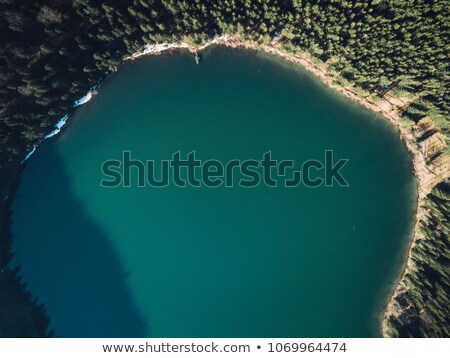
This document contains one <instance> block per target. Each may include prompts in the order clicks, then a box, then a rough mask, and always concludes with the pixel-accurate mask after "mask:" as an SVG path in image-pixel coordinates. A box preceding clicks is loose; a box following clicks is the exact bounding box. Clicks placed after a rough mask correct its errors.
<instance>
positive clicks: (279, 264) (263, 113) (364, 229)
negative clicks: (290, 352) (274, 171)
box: [13, 47, 416, 337]
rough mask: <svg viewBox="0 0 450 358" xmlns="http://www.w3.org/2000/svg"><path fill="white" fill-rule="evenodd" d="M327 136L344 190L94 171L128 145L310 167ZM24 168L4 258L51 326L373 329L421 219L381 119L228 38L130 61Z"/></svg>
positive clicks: (267, 331) (303, 332) (153, 152)
mask: <svg viewBox="0 0 450 358" xmlns="http://www.w3.org/2000/svg"><path fill="white" fill-rule="evenodd" d="M327 150H331V151H333V156H334V158H335V160H337V159H339V158H342V159H348V162H347V163H346V165H345V166H344V167H343V168H342V171H341V173H342V175H343V176H344V177H345V179H346V181H347V182H348V184H349V185H348V186H342V185H337V184H336V182H334V185H332V186H329V185H328V186H325V185H320V186H317V187H314V188H312V187H308V186H305V185H298V186H295V187H286V186H284V185H277V186H276V187H271V186H268V185H264V184H262V183H260V184H259V185H257V186H256V187H253V188H245V187H242V186H239V185H234V186H231V187H226V186H224V185H222V186H218V187H215V188H213V187H208V186H201V187H193V186H189V185H188V186H186V187H180V186H177V185H168V186H165V187H162V188H156V187H151V186H149V185H145V186H144V187H139V186H137V185H131V186H130V187H123V186H116V187H112V188H108V187H104V186H101V185H100V182H101V181H102V179H104V173H102V170H101V169H102V164H103V163H104V162H105V161H107V160H110V159H114V160H120V159H121V158H122V156H123V152H124V151H129V152H130V153H131V155H132V157H133V159H140V160H142V161H146V160H155V161H160V160H163V159H169V158H171V156H172V155H173V153H175V152H177V151H179V152H180V153H181V155H182V156H183V157H185V156H186V155H187V154H188V153H189V152H192V151H195V154H196V156H197V157H198V158H199V159H201V160H208V159H216V160H218V161H220V162H223V163H225V162H227V161H230V160H232V159H238V160H241V161H244V160H248V159H260V158H261V157H262V156H263V154H264V153H266V152H268V151H270V152H271V155H272V157H273V158H274V159H276V160H280V161H281V160H293V161H295V162H296V163H303V162H305V161H307V160H308V159H317V160H323V158H324V153H325V151H327ZM26 166H27V167H26V169H25V171H24V173H23V176H22V181H21V185H20V187H19V189H18V192H17V195H16V199H15V202H14V205H13V209H14V215H13V233H14V237H15V238H14V245H13V250H14V252H15V258H14V265H21V266H22V274H23V277H24V280H25V282H27V284H28V287H29V288H30V290H31V291H32V292H33V294H35V295H37V296H38V297H39V300H40V302H43V303H44V304H45V305H46V307H47V309H48V313H49V315H50V316H51V318H52V328H54V329H55V331H56V335H57V336H58V337H147V336H150V337H372V336H379V335H380V333H379V327H378V319H379V317H380V314H381V313H382V310H383V308H384V304H385V301H386V299H387V297H388V295H389V292H390V290H391V289H392V285H393V284H395V280H396V279H397V277H398V275H399V272H400V270H401V268H402V264H403V261H404V258H405V255H406V251H407V247H408V243H409V240H410V236H411V232H412V228H413V213H414V210H415V195H416V181H415V178H414V176H413V174H412V169H411V168H412V166H411V159H410V157H409V154H408V153H407V151H406V149H405V148H404V146H403V145H402V144H401V141H400V139H399V135H398V132H397V131H396V129H394V128H392V126H391V125H390V124H388V123H387V121H386V120H384V119H383V118H381V117H379V116H378V115H376V114H373V113H371V112H369V111H367V110H365V109H362V108H360V107H359V106H358V105H356V104H355V103H352V102H350V101H349V100H347V99H346V98H344V97H343V96H342V95H340V94H338V93H336V92H334V91H332V90H330V89H327V88H325V86H324V85H322V84H321V83H320V82H319V81H318V80H316V79H315V78H313V77H312V76H311V75H310V74H308V73H306V72H305V71H304V70H302V69H299V68H297V67H296V66H294V65H291V64H288V63H285V62H282V61H279V60H277V59H275V58H273V57H269V56H267V55H263V54H259V53H254V52H249V51H245V50H236V49H227V48H223V47H215V48H212V49H210V50H208V51H207V52H206V53H205V54H204V56H203V58H202V61H201V62H200V64H199V65H196V64H195V61H194V58H193V55H192V54H187V53H178V54H174V55H163V56H157V57H145V58H140V59H139V60H136V61H134V62H128V63H126V64H125V65H124V66H123V67H122V68H121V69H120V71H119V72H118V73H116V74H114V75H112V76H110V77H109V78H108V79H107V80H106V81H105V82H104V83H102V85H101V86H100V87H99V89H98V94H97V95H95V96H94V98H93V99H92V100H91V101H90V102H89V103H88V104H86V105H84V106H83V107H80V109H79V110H78V111H77V112H76V115H74V116H72V117H71V118H70V119H69V125H68V127H67V128H64V131H63V132H62V133H61V134H60V135H59V136H58V137H55V138H52V139H51V140H49V141H48V142H46V143H45V144H44V145H42V146H41V147H40V148H39V149H38V150H37V151H36V153H35V154H34V155H33V156H32V157H31V158H30V159H29V161H27V164H26ZM134 169H135V168H134ZM233 175H234V174H233ZM132 177H133V178H134V179H136V173H135V172H134V174H132ZM133 178H132V179H133ZM132 181H133V182H134V181H135V180H132Z"/></svg>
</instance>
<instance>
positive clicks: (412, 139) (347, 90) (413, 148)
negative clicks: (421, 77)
mask: <svg viewBox="0 0 450 358" xmlns="http://www.w3.org/2000/svg"><path fill="white" fill-rule="evenodd" d="M214 45H221V46H226V47H230V48H244V49H248V50H254V51H255V50H256V51H262V52H263V53H266V54H269V55H273V56H275V57H277V58H278V59H282V60H284V61H288V62H289V63H293V64H296V65H300V66H301V67H302V69H304V70H306V71H308V72H310V73H312V74H313V75H314V76H315V77H318V78H319V79H320V80H321V82H322V83H324V84H325V85H326V86H327V87H329V88H331V89H334V90H335V91H337V92H339V93H341V94H343V95H344V96H345V97H347V98H348V99H351V100H352V101H354V102H356V103H358V104H359V105H361V106H363V107H364V108H366V109H369V110H371V111H373V112H375V113H378V114H380V115H381V116H383V117H384V118H385V119H387V120H389V122H390V123H391V124H392V125H394V126H395V127H396V128H398V131H399V136H400V139H401V141H402V143H404V145H405V146H406V148H407V150H408V152H409V153H410V154H411V159H412V163H413V174H414V176H415V178H416V180H417V193H416V209H415V212H414V213H413V214H414V225H413V230H412V235H413V237H412V238H410V239H409V240H410V241H409V247H408V249H407V251H406V253H405V259H404V261H403V262H402V266H401V269H400V270H399V272H398V279H396V280H395V281H396V283H395V284H394V285H393V288H392V290H391V291H390V294H389V295H388V296H387V297H386V299H385V301H384V303H383V309H382V312H381V315H380V317H379V319H378V320H377V321H378V324H377V326H378V331H379V333H380V334H381V335H382V336H383V337H389V334H388V333H389V332H388V330H387V328H388V327H387V326H386V323H387V318H388V317H389V315H391V314H392V313H393V306H394V304H395V300H394V298H395V297H396V296H397V295H398V294H399V293H401V292H403V291H404V289H405V286H404V285H403V284H402V281H403V279H404V277H405V275H407V274H408V272H409V270H410V268H411V264H412V260H411V249H412V248H413V247H414V244H415V242H416V239H417V238H418V232H419V219H420V217H421V215H422V213H423V203H424V199H425V197H426V195H427V194H428V193H429V191H431V188H432V187H430V185H429V181H430V180H429V179H430V178H431V177H433V176H434V175H435V174H434V173H433V172H431V171H430V169H429V167H428V166H427V157H426V155H425V154H424V153H423V152H422V150H421V149H420V146H419V145H418V143H417V141H416V140H417V137H416V136H415V135H414V132H413V130H412V129H411V128H408V127H406V126H404V125H402V123H401V121H400V113H401V107H402V106H400V105H398V104H396V103H392V102H390V101H387V100H385V99H382V100H380V102H379V103H377V104H375V103H372V102H370V101H369V100H368V99H367V98H364V97H361V96H360V95H358V94H357V93H356V91H354V90H353V89H352V88H351V87H346V86H344V85H341V84H338V83H336V78H335V77H334V76H332V75H330V74H327V71H326V70H327V66H326V64H324V65H323V66H318V65H316V64H315V63H314V62H313V61H312V59H311V58H309V57H308V55H307V54H306V55H296V54H292V53H290V52H287V51H286V50H283V49H282V48H281V46H280V43H277V42H275V41H273V42H272V44H270V45H265V44H258V43H257V42H255V41H252V40H248V39H243V38H241V37H240V36H236V35H233V36H229V35H224V36H220V37H217V38H215V39H213V40H211V41H209V42H207V43H206V44H204V45H199V46H194V45H190V44H188V43H186V42H180V43H171V44H155V45H146V46H145V47H144V50H143V51H141V52H136V53H134V54H132V55H131V56H125V57H124V58H123V62H126V61H131V60H134V59H136V58H139V57H141V56H146V55H160V54H163V53H164V54H166V53H169V52H170V50H187V51H189V52H190V53H193V54H196V53H197V52H200V51H203V50H206V49H208V48H209V47H211V46H214ZM398 102H402V101H398ZM404 104H405V103H403V105H404ZM383 105H384V106H383ZM58 132H59V131H58ZM52 133H53V132H52ZM55 134H57V133H55ZM40 144H42V142H40V143H39V145H40ZM22 164H23V162H22V163H20V161H17V162H15V163H12V167H14V168H15V170H14V172H18V173H17V175H11V178H9V179H10V180H7V183H5V185H4V189H6V190H5V191H4V194H8V195H9V197H8V198H7V200H5V201H3V200H2V203H1V204H0V224H3V222H2V221H4V220H6V219H7V215H8V214H9V213H10V212H11V207H12V202H13V199H14V194H15V191H16V190H15V189H17V186H18V183H19V182H20V173H21V172H22V171H23V169H24V168H25V167H24V166H23V165H22ZM13 177H14V178H13ZM14 183H16V185H14ZM2 199H3V196H2ZM1 226H2V227H3V225H1ZM0 263H1V262H0Z"/></svg>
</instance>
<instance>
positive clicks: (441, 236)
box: [0, 0, 450, 336]
mask: <svg viewBox="0 0 450 358" xmlns="http://www.w3.org/2000/svg"><path fill="white" fill-rule="evenodd" d="M0 17H1V21H0V38H1V47H0V61H1V62H0V63H1V65H0V98H1V100H0V188H1V190H0V194H2V204H1V205H2V206H3V212H2V215H3V216H4V219H3V220H2V221H0V225H1V231H0V232H1V234H2V235H1V237H0V267H1V268H2V270H4V272H3V271H2V273H0V285H1V287H3V288H4V289H3V290H2V292H1V293H0V305H2V306H3V307H7V306H8V302H10V301H11V300H12V298H11V297H19V296H20V297H21V301H20V302H22V303H21V305H19V306H18V305H15V306H14V307H15V309H17V310H20V309H22V310H23V309H26V310H28V311H29V312H31V313H30V314H29V315H28V316H27V317H28V319H29V320H30V322H31V321H33V320H34V322H41V323H42V322H43V323H42V324H38V325H37V326H38V327H40V328H39V329H37V330H36V332H38V333H36V335H47V334H50V333H51V332H47V330H46V328H45V326H46V325H47V324H48V321H49V320H48V317H47V316H46V314H45V309H44V307H43V306H42V305H40V304H38V303H37V301H36V300H35V299H34V298H33V297H32V296H31V294H28V293H25V288H24V287H23V285H22V284H21V283H20V274H19V273H18V271H9V270H7V269H5V268H6V267H7V266H8V263H9V262H10V259H11V252H10V246H11V240H12V235H11V232H10V220H9V217H10V215H11V212H10V207H9V203H10V202H11V200H12V197H13V195H12V194H13V193H14V188H15V185H16V184H17V183H16V182H14V185H12V180H13V179H11V177H12V174H11V173H16V172H20V170H18V169H17V166H19V165H20V162H21V161H22V159H23V158H24V156H25V154H26V152H27V151H29V150H30V149H31V148H32V147H33V146H34V145H38V144H39V143H40V142H41V141H42V138H43V137H44V136H45V135H46V134H48V133H50V132H51V131H52V130H53V127H54V125H55V123H56V122H57V121H58V120H59V119H60V118H61V117H62V116H63V115H65V114H66V113H71V112H72V111H73V110H74V109H73V103H74V101H75V100H76V99H78V98H80V97H82V96H83V95H85V94H86V92H87V91H88V90H89V89H90V88H91V87H93V86H95V85H97V84H98V83H100V82H101V81H102V80H103V79H104V78H105V77H106V76H107V75H108V74H109V73H111V72H113V71H116V70H117V69H118V68H119V67H120V65H121V63H122V62H123V58H124V56H127V55H130V54H132V53H134V52H136V51H139V50H141V49H142V48H143V46H144V45H145V44H148V43H162V42H180V41H186V42H189V43H193V44H201V43H204V42H206V41H208V40H209V39H211V38H213V37H214V36H219V35H222V34H239V35H240V36H242V37H244V38H247V39H251V40H252V41H255V42H258V43H270V42H271V41H272V39H273V38H274V37H276V36H283V38H284V43H283V46H284V48H285V49H286V50H288V51H292V52H297V51H299V52H300V51H304V52H307V53H309V54H311V56H313V57H314V58H316V59H317V60H318V61H322V62H328V63H329V64H330V65H329V70H330V71H334V72H337V73H339V75H340V76H341V77H342V78H343V79H345V81H348V82H349V83H351V84H352V85H353V86H354V87H355V88H357V89H360V92H361V93H362V94H363V95H364V94H367V93H368V94H373V93H376V94H381V95H384V94H385V93H387V92H390V93H392V94H394V95H395V96H398V97H401V98H407V99H409V101H408V105H407V106H405V108H403V109H402V110H403V113H402V118H403V120H404V123H405V125H409V126H414V125H415V123H417V122H418V121H419V120H420V119H422V118H424V117H428V118H429V119H431V120H432V121H433V122H434V123H435V125H436V126H437V127H438V128H439V129H440V131H441V132H442V133H443V134H444V135H446V136H448V135H449V134H450V71H449V68H450V56H449V55H450V41H449V38H450V6H449V4H448V0H434V1H433V0H364V1H358V0H354V1H346V0H221V1H217V0H103V1H95V0H52V1H49V0H38V1H24V0H0ZM447 150H448V149H447ZM427 205H428V206H429V208H428V209H429V212H430V218H429V221H427V223H424V224H423V226H422V228H423V230H424V232H425V234H424V235H425V236H428V237H430V238H434V237H435V236H436V240H423V242H422V243H421V245H418V247H417V248H416V250H417V255H418V257H419V256H420V257H426V258H427V259H426V260H424V261H423V262H422V265H423V267H421V268H420V269H418V271H417V273H416V275H417V277H414V276H413V275H411V276H410V277H409V280H410V281H411V282H410V285H411V286H412V287H413V288H417V290H411V292H412V291H414V292H420V293H417V295H415V296H414V295H412V294H411V295H409V296H408V297H405V298H404V300H406V301H405V302H407V304H408V305H409V307H410V308H411V309H412V311H411V312H415V313H414V314H412V313H411V314H410V315H408V317H409V318H408V319H405V320H404V321H395V322H391V323H392V324H391V327H392V334H393V335H400V336H442V335H446V336H448V335H449V333H450V331H449V327H450V326H449V321H448V318H446V317H449V316H450V315H449V313H450V303H449V294H450V292H449V284H450V281H449V276H448V272H449V270H448V269H449V259H450V252H449V249H448V247H449V246H448V245H449V241H448V240H449V236H448V218H449V210H448V205H449V204H448V188H447V187H445V186H444V185H443V186H442V187H441V188H440V189H436V190H435V191H434V192H433V194H432V195H430V196H429V198H428V199H427ZM424 276H425V277H427V280H426V281H424V280H423V277H424ZM419 296H420V297H419ZM21 307H22V308H21ZM424 307H426V312H427V313H426V314H418V312H421V310H422V309H424ZM414 310H415V311H414ZM0 312H2V309H1V308H0ZM10 316H11V315H6V316H5V315H1V316H0V336H1V335H6V333H5V332H6V331H7V330H11V327H12V326H14V323H11V319H12V318H11V317H15V316H14V315H13V316H11V317H10ZM8 317H9V318H8ZM411 317H413V318H411ZM30 324H34V323H32V322H31V323H30ZM7 327H9V328H7ZM21 332H23V333H22V335H28V334H29V333H25V332H29V331H26V330H25V328H22V330H21ZM15 334H16V335H21V333H18V332H16V333H15Z"/></svg>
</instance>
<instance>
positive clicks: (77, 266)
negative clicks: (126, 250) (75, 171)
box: [13, 143, 149, 337]
mask: <svg viewBox="0 0 450 358" xmlns="http://www.w3.org/2000/svg"><path fill="white" fill-rule="evenodd" d="M69 183H70V180H69V178H68V177H67V174H66V173H65V170H64V165H63V163H62V162H61V160H60V158H59V157H58V155H57V153H56V149H55V148H54V145H53V144H50V143H48V144H45V145H44V146H42V147H41V148H40V149H39V150H38V152H37V153H36V154H35V156H34V157H32V158H31V159H30V161H29V163H28V167H27V168H26V170H25V171H24V174H23V177H22V184H21V186H20V187H19V190H18V193H17V196H16V202H15V204H14V207H13V208H14V214H13V232H14V244H13V251H14V252H15V257H14V259H13V265H21V266H22V270H21V273H22V275H23V277H24V281H25V282H26V283H27V284H28V287H29V289H30V290H31V291H32V293H33V294H34V295H36V296H38V297H39V300H40V301H42V302H43V303H44V304H45V305H46V307H47V311H48V314H49V315H50V316H51V320H52V321H51V328H54V329H55V332H56V336H57V337H145V336H148V334H149V332H148V324H147V322H146V320H145V318H144V317H143V316H142V315H141V313H140V312H139V309H138V308H137V307H136V305H135V303H134V301H133V296H132V292H131V291H130V289H129V287H128V284H127V273H126V270H125V268H124V267H123V264H122V262H121V260H120V257H119V255H118V253H117V252H116V251H115V249H114V247H113V246H112V245H111V243H110V239H109V238H108V235H107V234H106V233H105V232H104V231H103V230H102V228H101V227H99V225H97V224H96V223H95V221H94V220H93V218H91V217H89V216H88V215H87V214H86V212H85V210H84V208H83V204H82V203H81V202H80V201H79V200H78V199H76V198H75V197H74V195H73V193H72V190H71V188H70V186H69Z"/></svg>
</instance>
